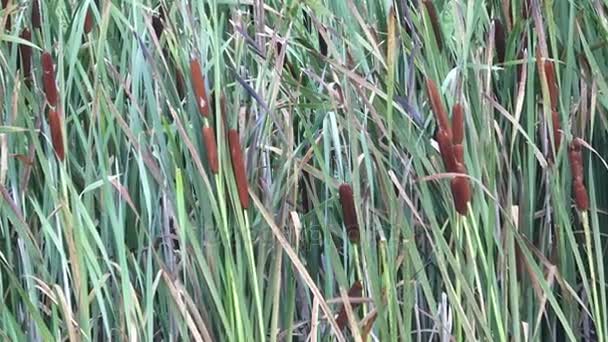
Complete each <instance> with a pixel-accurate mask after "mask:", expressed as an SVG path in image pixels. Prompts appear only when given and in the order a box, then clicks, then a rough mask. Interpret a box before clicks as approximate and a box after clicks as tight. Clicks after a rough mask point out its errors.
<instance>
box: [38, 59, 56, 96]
mask: <svg viewBox="0 0 608 342" xmlns="http://www.w3.org/2000/svg"><path fill="white" fill-rule="evenodd" d="M41 61H42V82H43V85H44V94H45V95H46V100H47V102H48V103H49V104H50V105H51V107H56V106H57V100H58V98H59V94H58V92H57V85H56V83H55V70H54V69H53V57H51V54H50V53H48V52H44V53H43V54H42V57H41Z"/></svg>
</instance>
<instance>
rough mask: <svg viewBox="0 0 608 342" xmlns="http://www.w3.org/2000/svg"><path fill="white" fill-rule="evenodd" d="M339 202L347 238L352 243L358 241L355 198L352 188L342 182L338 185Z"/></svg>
mask: <svg viewBox="0 0 608 342" xmlns="http://www.w3.org/2000/svg"><path fill="white" fill-rule="evenodd" d="M339 193H340V204H341V205H342V216H343V219H344V226H345V227H346V233H347V234H348V239H349V240H350V242H352V243H359V239H360V236H359V223H357V213H356V211H355V200H354V197H353V189H352V188H351V186H350V185H348V184H346V183H344V184H342V185H340V189H339Z"/></svg>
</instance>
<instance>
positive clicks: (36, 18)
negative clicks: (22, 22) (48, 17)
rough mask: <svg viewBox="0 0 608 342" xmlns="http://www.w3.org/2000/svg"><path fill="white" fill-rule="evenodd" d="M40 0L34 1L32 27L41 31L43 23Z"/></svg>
mask: <svg viewBox="0 0 608 342" xmlns="http://www.w3.org/2000/svg"><path fill="white" fill-rule="evenodd" d="M38 1H40V0H32V27H33V28H34V29H40V27H41V26H42V25H41V24H42V21H41V20H40V4H39V3H38Z"/></svg>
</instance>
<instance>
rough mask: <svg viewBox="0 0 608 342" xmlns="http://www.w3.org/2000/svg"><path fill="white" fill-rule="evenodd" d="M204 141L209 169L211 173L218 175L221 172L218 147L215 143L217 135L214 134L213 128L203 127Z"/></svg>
mask: <svg viewBox="0 0 608 342" xmlns="http://www.w3.org/2000/svg"><path fill="white" fill-rule="evenodd" d="M203 140H204V141H205V149H206V150H207V159H208V160H209V168H210V169H211V172H213V173H214V174H217V173H218V171H219V162H218V158H217V145H216V142H215V133H214V132H213V128H211V127H209V126H205V127H203Z"/></svg>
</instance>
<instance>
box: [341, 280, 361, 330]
mask: <svg viewBox="0 0 608 342" xmlns="http://www.w3.org/2000/svg"><path fill="white" fill-rule="evenodd" d="M362 295H363V285H362V284H361V281H359V280H357V281H355V283H354V284H353V286H351V288H350V290H348V298H360V297H361V296H362ZM359 305H360V304H359V302H355V303H352V304H351V308H352V309H353V310H355V309H356V308H357V307H358V306H359ZM346 322H348V316H347V315H346V308H345V307H344V305H342V308H341V309H340V312H339V313H338V317H337V318H336V324H337V325H338V328H340V330H342V329H344V327H345V326H346Z"/></svg>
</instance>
